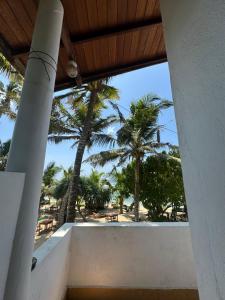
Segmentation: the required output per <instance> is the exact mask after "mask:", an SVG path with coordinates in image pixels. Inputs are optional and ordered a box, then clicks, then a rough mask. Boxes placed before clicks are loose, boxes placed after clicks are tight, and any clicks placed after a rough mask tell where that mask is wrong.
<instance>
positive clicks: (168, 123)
mask: <svg viewBox="0 0 225 300" xmlns="http://www.w3.org/2000/svg"><path fill="white" fill-rule="evenodd" d="M0 80H1V81H4V82H5V83H6V82H7V80H6V78H4V77H3V76H2V75H0ZM111 85H113V86H115V87H116V88H118V89H119V91H120V100H119V102H118V104H119V105H120V109H121V111H122V112H123V113H124V114H125V115H126V114H127V110H128V108H129V105H130V103H131V102H132V101H135V100H137V99H139V98H140V97H142V96H144V95H146V94H149V93H153V94H157V95H159V96H160V97H162V98H166V99H169V100H172V94H171V86H170V76H169V69H168V64H167V63H164V64H160V65H156V66H152V67H148V68H144V69H140V70H137V71H133V72H129V73H125V74H122V75H119V76H116V77H114V78H113V79H112V81H111ZM108 113H110V111H108ZM159 123H160V124H164V125H165V129H164V130H163V131H162V133H161V139H162V141H164V142H170V143H171V144H176V145H177V144H178V141H177V134H176V132H177V130H176V122H175V116H174V110H173V108H170V109H168V110H166V111H164V112H163V113H162V114H161V116H160V120H159ZM13 127H14V123H13V122H12V121H9V120H8V119H7V118H6V117H3V118H0V140H1V141H6V140H8V139H10V138H11V136H12V132H13ZM112 129H113V128H112ZM97 150H99V149H96V148H94V149H93V150H92V151H91V153H86V155H85V157H87V156H88V155H90V154H92V153H95V152H96V151H97ZM75 151H76V149H71V143H70V142H64V143H62V144H59V145H54V144H52V143H48V145H47V151H46V159H45V165H47V164H48V163H49V162H50V161H55V162H56V163H57V165H60V166H63V167H64V168H68V167H69V166H71V165H72V164H73V162H74V158H75ZM90 170H91V167H90V166H89V165H87V164H85V165H83V168H82V174H88V173H89V172H90ZM109 170H110V166H106V167H104V169H103V171H105V172H107V171H109Z"/></svg>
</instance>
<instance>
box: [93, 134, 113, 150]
mask: <svg viewBox="0 0 225 300" xmlns="http://www.w3.org/2000/svg"><path fill="white" fill-rule="evenodd" d="M91 141H92V143H93V144H95V145H97V146H99V147H103V146H109V147H113V146H114V145H115V143H116V139H115V138H114V137H113V136H111V135H109V134H104V133H93V134H92V137H91Z"/></svg>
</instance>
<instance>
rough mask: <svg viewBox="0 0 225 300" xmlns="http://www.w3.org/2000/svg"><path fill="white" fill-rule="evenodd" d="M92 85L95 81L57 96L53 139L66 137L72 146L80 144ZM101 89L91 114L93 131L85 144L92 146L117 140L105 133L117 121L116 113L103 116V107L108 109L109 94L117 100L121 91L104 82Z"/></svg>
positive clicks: (52, 130) (51, 130)
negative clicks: (106, 101)
mask: <svg viewBox="0 0 225 300" xmlns="http://www.w3.org/2000/svg"><path fill="white" fill-rule="evenodd" d="M92 85H93V83H90V84H88V85H84V86H82V87H80V88H79V89H73V90H72V91H71V92H70V93H67V94H66V95H64V96H60V97H58V98H55V99H54V101H53V109H52V116H51V122H50V129H49V140H50V141H52V142H54V143H56V144H58V143H61V142H63V141H66V140H71V141H74V143H73V146H76V145H77V144H78V143H79V140H80V137H81V134H82V131H83V127H84V124H85V120H86V115H87V110H88V101H89V99H90V98H89V97H90V94H91V89H92ZM102 88H103V91H100V92H99V94H98V97H99V98H98V100H97V101H96V104H95V106H94V110H93V113H92V114H93V121H92V124H91V132H89V136H88V139H87V144H86V146H87V147H88V148H90V147H91V146H92V145H97V146H105V145H113V144H114V143H115V140H114V139H113V137H112V136H111V135H108V134H106V132H105V130H106V129H107V128H108V127H109V126H111V125H112V124H114V123H115V122H117V121H118V119H117V118H116V116H115V115H109V116H107V117H105V118H103V117H102V116H101V114H102V110H103V109H105V108H106V105H105V102H104V100H107V99H108V98H107V97H109V99H113V98H115V99H117V98H118V91H117V90H116V89H115V88H113V87H111V86H108V88H107V85H105V84H103V87H102ZM104 92H105V93H106V94H104ZM63 100H66V101H63Z"/></svg>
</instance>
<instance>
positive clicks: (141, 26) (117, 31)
mask: <svg viewBox="0 0 225 300" xmlns="http://www.w3.org/2000/svg"><path fill="white" fill-rule="evenodd" d="M160 23H162V18H161V16H159V17H157V18H154V19H150V20H144V21H139V22H135V23H131V24H124V25H121V26H115V27H113V28H106V29H104V30H100V31H95V32H90V33H88V34H82V35H77V36H72V37H71V38H70V39H71V42H72V43H73V44H76V45H78V44H84V43H89V42H91V41H97V40H100V39H103V38H107V37H112V36H121V35H123V34H124V33H129V32H133V31H136V30H145V29H148V28H149V27H151V26H153V25H155V24H160ZM28 52H29V47H24V48H21V49H16V50H15V51H14V53H13V55H14V56H18V55H22V54H26V53H28Z"/></svg>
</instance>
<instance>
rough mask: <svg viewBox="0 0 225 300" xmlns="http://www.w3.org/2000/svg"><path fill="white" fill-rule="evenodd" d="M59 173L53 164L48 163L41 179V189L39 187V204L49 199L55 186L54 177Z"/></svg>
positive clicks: (58, 168)
mask: <svg viewBox="0 0 225 300" xmlns="http://www.w3.org/2000/svg"><path fill="white" fill-rule="evenodd" d="M60 171H61V168H60V167H57V166H56V164H55V162H50V163H49V164H48V165H47V167H46V168H45V170H44V174H43V177H42V187H41V202H43V201H44V200H45V198H46V197H48V198H49V199H50V197H52V196H53V194H54V189H55V185H56V179H55V177H56V175H57V174H58V173H59V172H60Z"/></svg>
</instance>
